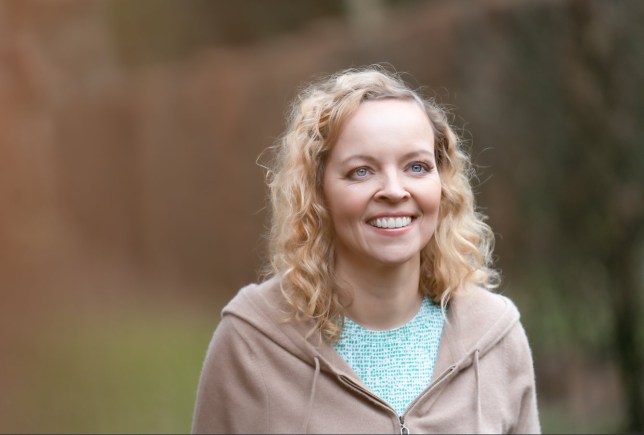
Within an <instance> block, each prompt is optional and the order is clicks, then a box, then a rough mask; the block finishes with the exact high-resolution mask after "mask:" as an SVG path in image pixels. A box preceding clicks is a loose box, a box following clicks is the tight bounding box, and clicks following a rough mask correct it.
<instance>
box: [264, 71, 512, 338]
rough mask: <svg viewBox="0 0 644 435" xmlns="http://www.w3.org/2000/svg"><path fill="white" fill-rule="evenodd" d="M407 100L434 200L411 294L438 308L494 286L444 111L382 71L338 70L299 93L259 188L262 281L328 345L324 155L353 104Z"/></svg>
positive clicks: (481, 226) (484, 233)
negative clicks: (424, 134)
mask: <svg viewBox="0 0 644 435" xmlns="http://www.w3.org/2000/svg"><path fill="white" fill-rule="evenodd" d="M384 98H398V99H407V100H413V101H416V102H418V104H419V105H420V106H421V107H423V108H424V110H425V112H426V113H427V116H428V118H429V120H430V122H431V125H432V127H433V131H434V135H435V152H436V163H437V168H438V172H439V174H440V179H441V185H442V186H441V190H442V192H441V202H440V211H439V217H438V224H437V228H436V231H435V233H434V236H433V237H432V239H431V241H430V242H429V243H428V244H427V246H426V247H425V248H424V249H423V250H422V251H421V269H420V270H421V274H420V282H419V291H420V292H422V293H423V294H425V295H427V296H429V297H430V298H432V300H434V301H435V302H437V303H441V305H442V306H443V307H446V306H447V304H448V301H449V298H450V296H451V295H452V294H454V292H456V291H457V290H458V289H461V288H463V287H464V286H465V285H467V284H470V283H472V284H475V285H479V286H483V287H487V288H494V287H496V286H497V285H498V282H499V274H498V272H497V271H496V270H494V269H493V268H492V267H491V264H492V259H491V257H492V249H493V245H494V235H493V233H492V231H491V229H490V227H489V226H488V225H487V224H486V223H485V216H483V215H482V214H481V213H479V212H477V211H476V209H475V204H474V195H473V193H472V188H471V185H470V179H471V177H472V176H473V175H474V173H473V169H472V167H471V163H470V159H469V156H468V154H467V153H466V152H465V151H464V150H463V147H462V143H461V141H460V139H459V138H458V136H457V135H456V134H455V133H454V131H453V130H452V128H451V127H450V126H449V123H448V119H447V113H446V111H445V110H443V109H442V108H441V107H439V106H438V105H437V104H436V103H435V102H434V101H433V100H430V99H426V98H423V97H422V96H421V95H420V93H419V92H417V91H414V90H412V89H411V88H410V87H408V86H407V85H406V84H405V83H404V81H403V80H402V79H401V78H400V76H399V75H398V74H396V73H393V72H390V71H388V70H387V69H385V68H384V67H382V66H379V65H375V66H369V67H366V68H361V69H348V70H344V71H341V72H339V73H336V74H333V75H331V76H329V77H327V78H324V79H322V80H320V81H317V82H315V83H313V84H310V85H309V86H308V87H306V88H305V89H303V90H302V91H301V92H300V93H299V95H298V96H297V98H296V99H295V101H294V102H293V104H292V105H291V109H290V113H289V115H288V118H287V119H288V125H287V128H286V131H285V133H284V134H283V135H282V137H281V138H280V139H279V140H278V141H277V142H276V144H275V145H274V146H273V147H272V150H273V151H274V158H273V160H272V162H271V163H270V164H269V167H268V173H267V181H268V187H269V191H270V200H271V206H272V222H271V227H270V234H269V259H270V264H269V265H268V268H269V271H268V274H269V275H274V276H277V277H279V278H280V281H281V286H282V293H283V294H284V297H285V298H286V301H287V302H288V304H289V305H290V307H291V308H292V313H291V314H292V318H297V319H313V320H314V321H315V325H316V329H317V330H318V331H319V332H320V333H321V334H322V336H323V337H324V338H325V339H326V340H327V341H329V342H333V341H335V340H337V339H338V338H339V336H340V333H341V331H342V323H343V322H342V318H343V317H342V314H343V311H344V307H343V306H342V304H341V303H340V300H339V291H338V289H339V288H338V284H337V283H336V281H335V277H334V247H333V227H332V225H331V220H330V217H329V213H328V210H327V208H326V206H325V201H324V195H323V193H322V180H323V176H324V171H325V166H326V161H327V157H328V155H329V153H330V151H331V149H332V148H333V146H334V144H335V142H336V140H337V138H338V136H339V133H340V131H341V129H342V127H343V124H344V123H345V122H346V121H347V120H348V119H349V118H350V117H351V116H352V115H353V114H354V113H355V112H356V110H357V108H358V106H359V105H360V104H361V103H362V102H363V101H369V100H377V99H384Z"/></svg>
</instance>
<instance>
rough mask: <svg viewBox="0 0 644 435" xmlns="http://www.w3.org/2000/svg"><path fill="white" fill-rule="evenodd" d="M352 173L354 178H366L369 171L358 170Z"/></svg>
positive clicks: (364, 169)
mask: <svg viewBox="0 0 644 435" xmlns="http://www.w3.org/2000/svg"><path fill="white" fill-rule="evenodd" d="M353 173H354V174H355V176H356V177H366V176H367V174H369V171H367V169H366V168H358V169H356V170H355V171H354V172H353Z"/></svg>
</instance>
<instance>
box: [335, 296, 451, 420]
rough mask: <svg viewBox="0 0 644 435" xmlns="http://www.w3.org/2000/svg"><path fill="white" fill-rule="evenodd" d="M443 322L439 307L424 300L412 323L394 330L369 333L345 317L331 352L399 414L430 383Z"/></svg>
mask: <svg viewBox="0 0 644 435" xmlns="http://www.w3.org/2000/svg"><path fill="white" fill-rule="evenodd" d="M444 321H445V319H444V317H443V313H442V311H441V308H440V305H437V304H435V303H433V302H432V301H431V300H430V299H428V298H425V299H423V301H422V303H421V306H420V309H419V311H418V313H417V314H416V316H414V318H413V319H412V320H410V321H409V322H407V323H406V324H404V325H402V326H400V327H398V328H395V329H390V330H384V331H374V330H369V329H366V328H364V327H362V326H360V325H358V324H357V323H355V322H353V321H352V320H351V319H349V318H346V317H345V319H344V328H343V330H342V335H341V336H340V340H339V341H338V342H337V343H336V345H335V349H336V351H337V352H338V353H339V354H340V356H342V358H344V360H345V361H346V362H347V363H348V364H349V366H350V367H351V368H352V369H353V371H354V372H355V374H356V375H358V377H359V378H360V379H361V380H362V381H363V382H364V383H365V385H366V386H367V387H368V388H369V389H370V390H371V391H372V392H373V393H374V394H375V395H376V396H378V397H380V398H381V399H383V400H384V401H385V402H387V403H388V404H389V405H390V406H391V407H392V408H393V409H394V410H395V411H396V412H397V413H398V415H402V414H403V413H404V412H405V410H406V409H407V407H408V406H409V405H410V404H411V402H412V401H413V400H414V399H415V398H416V397H418V395H420V393H422V392H423V390H425V388H427V387H428V386H429V384H430V382H431V379H432V373H433V371H434V364H435V363H436V357H437V355H438V346H439V345H440V339H441V334H442V331H443V325H444Z"/></svg>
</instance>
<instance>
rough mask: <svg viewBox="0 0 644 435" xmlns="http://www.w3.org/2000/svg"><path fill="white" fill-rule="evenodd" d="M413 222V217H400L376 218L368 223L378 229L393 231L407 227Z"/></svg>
mask: <svg viewBox="0 0 644 435" xmlns="http://www.w3.org/2000/svg"><path fill="white" fill-rule="evenodd" d="M411 221H412V218H411V216H399V217H381V218H376V219H372V220H370V221H368V222H367V223H368V224H369V225H371V226H372V227H376V228H386V229H392V228H402V227H406V226H407V225H409V224H410V223H411Z"/></svg>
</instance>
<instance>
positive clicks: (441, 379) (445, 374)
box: [398, 365, 456, 434]
mask: <svg viewBox="0 0 644 435" xmlns="http://www.w3.org/2000/svg"><path fill="white" fill-rule="evenodd" d="M455 370H456V365H452V366H450V367H449V368H448V369H447V370H445V371H444V372H443V373H441V375H440V376H439V377H438V378H436V380H435V381H434V382H432V383H431V384H430V385H429V386H428V387H427V388H426V389H425V391H423V392H422V393H420V394H419V395H418V396H417V397H416V398H415V399H414V400H413V401H412V402H411V403H410V404H409V406H408V407H407V409H406V410H405V412H404V413H403V415H401V416H399V417H398V419H399V420H400V433H401V434H409V428H408V427H407V426H405V416H406V415H407V414H409V412H410V411H411V410H412V409H413V408H414V406H416V404H417V403H418V402H420V401H421V400H422V399H423V398H424V397H425V396H427V395H428V394H429V393H431V392H432V391H433V390H434V389H436V388H437V387H438V386H439V385H440V384H442V383H443V382H445V380H446V379H447V378H449V377H450V375H451V374H452V373H454V371H455Z"/></svg>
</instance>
